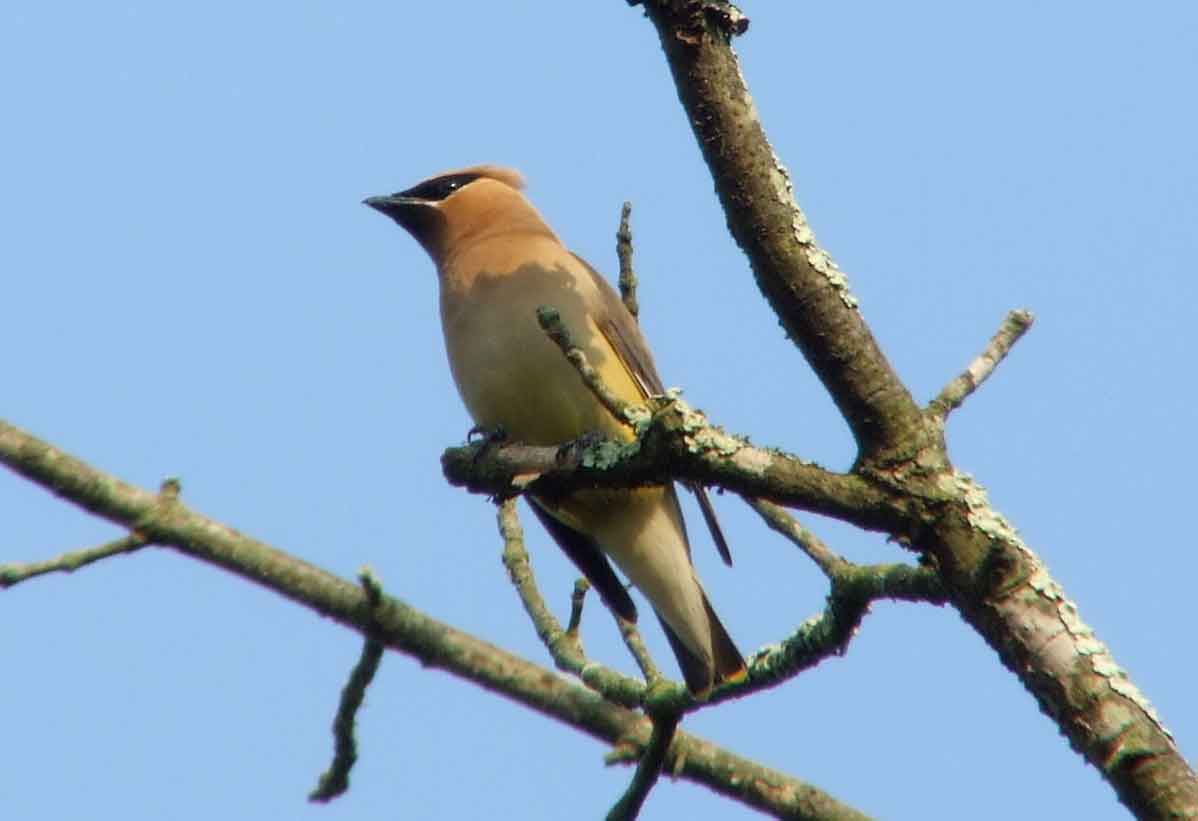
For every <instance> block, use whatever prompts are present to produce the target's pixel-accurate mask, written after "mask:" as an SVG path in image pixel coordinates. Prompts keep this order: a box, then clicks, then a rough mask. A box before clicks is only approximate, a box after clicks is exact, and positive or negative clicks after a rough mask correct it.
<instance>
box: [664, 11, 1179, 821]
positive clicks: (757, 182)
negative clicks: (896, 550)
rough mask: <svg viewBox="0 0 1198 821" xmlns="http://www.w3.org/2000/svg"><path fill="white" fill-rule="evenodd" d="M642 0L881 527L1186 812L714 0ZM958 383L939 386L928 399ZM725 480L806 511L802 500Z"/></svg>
mask: <svg viewBox="0 0 1198 821" xmlns="http://www.w3.org/2000/svg"><path fill="white" fill-rule="evenodd" d="M642 5H643V6H644V8H645V10H646V13H647V15H648V16H649V18H650V19H651V20H652V22H653V24H654V26H655V27H656V28H657V32H658V34H659V37H660V40H661V44H662V48H663V50H664V52H665V55H666V59H667V61H668V62H669V64H670V69H671V71H672V73H673V77H674V82H675V86H676V88H677V91H678V96H679V99H680V100H681V102H682V105H683V108H684V109H686V113H687V118H688V120H689V122H690V123H691V124H692V127H693V128H694V131H695V136H696V137H697V140H698V144H699V147H700V150H701V151H702V152H703V155H704V158H705V159H706V161H707V164H708V167H709V168H710V170H711V172H712V176H713V178H714V180H715V184H716V190H717V192H718V194H719V197H720V201H721V204H722V205H723V209H724V212H725V214H726V216H727V219H728V225H729V228H730V230H731V232H732V235H733V237H734V238H735V239H736V241H737V243H738V244H739V245H740V246H741V248H742V249H743V250H744V251H745V253H746V255H747V256H748V258H749V260H750V263H751V265H752V267H753V271H754V273H755V275H756V278H757V282H758V285H759V287H760V288H761V290H762V292H763V293H764V294H765V296H766V298H767V299H768V300H769V302H770V304H771V306H772V307H773V308H774V310H775V312H776V313H777V315H778V316H779V318H780V320H781V321H782V324H783V326H784V327H785V328H786V329H787V332H788V333H789V334H790V336H791V337H792V338H793V339H794V340H795V341H796V342H797V343H798V345H799V347H800V348H801V349H802V351H803V353H804V355H805V356H806V357H807V360H808V362H810V364H811V366H812V368H813V369H814V370H815V372H816V373H817V374H818V375H819V377H820V379H821V380H822V381H823V383H824V385H825V386H826V387H827V389H828V391H829V393H830V394H831V396H832V398H833V400H834V401H835V402H836V404H837V406H838V407H839V409H840V411H841V413H842V415H843V416H844V417H845V419H846V421H847V422H848V424H849V426H850V427H851V428H852V431H853V434H854V437H855V438H856V440H857V444H858V451H859V452H858V461H857V466H856V471H855V473H856V474H858V475H861V476H868V477H869V479H870V480H871V482H872V483H873V487H875V488H881V487H885V488H888V489H889V490H890V491H891V492H892V493H893V494H894V496H893V499H894V501H893V507H892V508H891V512H892V513H894V514H896V515H895V516H894V518H891V519H888V517H882V520H880V524H882V526H883V529H886V527H887V521H889V532H890V533H891V535H892V536H895V537H896V538H898V539H901V540H903V541H904V543H906V544H909V545H911V546H913V547H915V548H916V549H918V550H920V551H921V552H923V553H924V554H925V555H926V556H927V557H929V559H930V560H931V561H933V562H934V564H935V567H936V568H937V569H938V571H939V573H940V575H941V578H942V580H943V583H944V587H945V589H946V590H947V591H948V593H949V596H950V599H951V601H952V603H953V604H954V605H955V606H956V607H957V608H958V610H959V611H960V612H961V614H962V615H963V616H964V617H965V619H966V620H967V621H968V622H969V623H970V624H971V625H972V626H973V627H974V628H975V629H976V630H977V631H978V633H979V634H980V635H982V636H983V637H984V638H985V639H986V641H987V642H988V643H989V644H990V645H991V646H992V647H993V648H994V650H995V651H996V652H997V653H998V655H999V657H1000V658H1001V659H1002V660H1003V662H1004V663H1005V664H1006V665H1007V666H1008V667H1009V668H1010V669H1011V670H1012V672H1014V673H1015V674H1016V675H1017V676H1018V677H1019V678H1020V680H1021V681H1022V682H1023V684H1024V686H1026V687H1027V688H1028V690H1029V691H1030V692H1031V693H1032V694H1033V695H1034V696H1035V697H1036V699H1037V701H1038V702H1039V704H1040V706H1041V709H1043V710H1044V712H1045V713H1046V714H1048V715H1049V716H1051V717H1052V718H1053V719H1054V720H1055V721H1056V722H1057V724H1058V726H1059V727H1060V728H1061V730H1062V732H1063V733H1064V734H1065V735H1066V736H1067V737H1068V738H1069V740H1070V742H1071V743H1072V744H1073V745H1074V747H1075V748H1076V749H1077V750H1079V751H1080V752H1082V753H1083V754H1084V755H1085V757H1086V759H1087V760H1088V761H1090V762H1091V763H1092V764H1094V765H1095V766H1096V767H1098V768H1099V769H1100V770H1101V771H1102V772H1103V774H1104V775H1105V777H1106V778H1107V779H1108V781H1109V782H1110V783H1111V785H1112V786H1113V787H1114V788H1115V790H1116V792H1117V794H1118V795H1119V798H1120V799H1121V800H1122V801H1123V802H1124V803H1125V804H1126V805H1127V806H1128V807H1129V808H1130V809H1132V811H1133V812H1135V813H1137V814H1138V815H1140V816H1141V817H1146V818H1148V817H1151V818H1157V817H1166V816H1170V815H1180V814H1185V813H1191V814H1192V813H1194V812H1195V808H1198V779H1196V778H1195V776H1194V772H1193V770H1192V769H1191V768H1190V766H1189V765H1188V764H1187V763H1186V761H1185V760H1184V759H1183V758H1182V757H1181V755H1180V753H1179V752H1178V750H1177V748H1176V746H1175V745H1174V744H1173V741H1172V738H1171V737H1170V736H1169V734H1168V733H1167V732H1166V731H1165V730H1164V728H1163V726H1162V725H1161V723H1160V721H1159V719H1158V717H1157V716H1156V714H1155V712H1154V711H1153V710H1152V707H1151V705H1150V704H1149V703H1148V701H1147V699H1145V698H1144V696H1143V695H1142V694H1141V693H1140V692H1139V691H1138V690H1137V689H1136V687H1135V686H1134V685H1133V684H1132V683H1131V682H1130V680H1129V679H1128V678H1127V676H1126V674H1125V673H1124V672H1123V671H1122V670H1121V669H1120V668H1119V667H1118V666H1117V665H1116V664H1115V662H1114V660H1113V658H1112V656H1111V654H1110V652H1109V651H1108V650H1107V649H1106V648H1105V647H1104V646H1103V645H1102V644H1101V643H1100V642H1098V640H1097V639H1096V638H1095V637H1094V634H1093V632H1092V631H1091V630H1090V629H1089V628H1088V627H1086V625H1085V624H1084V623H1082V622H1081V620H1080V618H1079V617H1078V614H1077V608H1076V607H1075V606H1074V605H1073V604H1072V603H1071V602H1069V601H1068V600H1067V599H1066V598H1065V596H1064V594H1063V591H1062V590H1061V588H1060V586H1059V585H1057V584H1056V582H1055V581H1054V580H1053V579H1052V578H1051V577H1050V576H1049V575H1048V573H1047V571H1046V570H1045V569H1044V566H1043V565H1042V563H1041V562H1040V561H1039V559H1038V558H1037V557H1036V556H1035V554H1033V553H1032V551H1031V550H1029V549H1028V548H1027V547H1026V546H1025V545H1024V544H1023V543H1022V542H1021V541H1020V540H1019V538H1018V536H1017V535H1016V534H1015V532H1014V530H1013V528H1011V527H1010V525H1008V524H1007V522H1006V521H1005V520H1004V519H1003V518H1002V516H1001V515H1000V514H998V513H997V512H996V511H994V510H993V509H992V508H991V507H990V505H989V502H988V501H987V500H986V499H985V495H984V493H982V492H981V489H980V488H979V487H977V486H976V485H975V484H974V483H973V482H972V481H971V480H970V479H969V477H967V476H964V475H962V474H960V473H958V472H957V471H955V470H954V469H953V467H952V465H951V463H950V462H949V459H948V455H947V450H946V447H945V445H944V441H943V429H944V426H943V413H939V415H938V411H939V406H937V407H933V408H931V409H930V412H929V413H928V414H927V415H926V416H925V415H924V414H923V413H922V412H921V410H920V409H919V408H918V407H917V406H916V405H915V403H914V401H913V400H912V398H911V396H910V393H909V392H908V391H907V390H906V388H905V386H903V385H902V384H901V382H900V381H899V380H898V378H897V376H896V375H895V373H894V372H893V370H892V369H891V367H890V365H889V364H888V362H887V361H886V359H885V357H884V356H883V355H882V353H881V352H880V351H879V349H878V347H877V344H876V342H875V340H874V339H873V337H872V335H871V334H870V332H869V330H868V328H867V327H866V325H865V323H864V321H863V320H862V318H861V317H860V315H859V314H858V312H857V310H856V300H855V299H854V298H853V296H852V295H851V294H850V293H849V292H848V287H847V280H846V279H845V277H844V275H843V274H842V273H841V272H840V271H839V269H838V268H837V267H836V265H835V263H833V262H832V260H831V258H830V257H829V256H828V254H827V253H826V252H825V251H823V250H822V249H821V248H820V247H819V246H818V245H817V244H816V242H815V238H814V235H813V233H812V231H811V229H810V228H809V227H808V225H807V222H806V218H805V217H804V215H803V214H802V212H801V211H800V210H799V208H798V206H797V205H796V204H795V202H794V199H793V189H792V186H791V183H790V179H789V175H788V173H787V171H786V170H785V168H784V167H783V166H782V164H781V162H780V161H779V159H778V158H777V157H776V156H775V155H774V153H773V151H772V149H771V148H770V145H769V142H768V140H767V139H766V137H765V133H764V130H763V126H762V124H761V120H760V118H759V116H758V114H757V112H756V110H755V107H754V104H753V101H752V98H751V97H750V95H749V93H748V89H747V87H746V85H745V81H744V77H743V75H742V74H741V72H740V68H739V65H738V61H737V57H736V55H735V54H734V53H733V51H732V49H731V47H730V45H729V34H728V31H727V29H726V28H725V27H723V26H721V25H719V24H718V23H716V22H713V21H714V19H715V17H714V15H713V14H712V12H713V11H714V10H716V9H718V8H720V7H722V6H723V5H724V4H722V3H720V2H717V1H716V0H685V1H684V2H679V1H678V0H643V2H642ZM983 370H984V369H983ZM970 378H971V377H970ZM965 393H967V389H965V390H964V392H963V390H962V387H961V386H955V387H954V386H950V389H949V390H948V391H947V393H946V394H945V395H944V396H943V397H942V401H941V403H940V405H943V406H944V407H945V408H946V407H947V405H946V404H945V403H947V404H948V405H951V403H952V402H953V401H955V400H956V399H958V398H962V397H963V396H964V395H965ZM717 481H718V480H717ZM728 486H731V485H728ZM736 489H737V490H738V492H742V493H745V495H762V496H766V497H767V498H771V499H773V500H774V501H779V502H783V503H784V504H796V505H797V506H800V507H804V508H806V509H808V510H816V508H815V507H814V506H810V504H809V501H810V499H808V500H807V502H808V503H804V502H799V501H798V500H797V499H796V498H795V497H791V500H790V501H787V500H785V499H781V498H778V497H777V496H770V494H768V493H759V492H757V491H756V490H752V491H747V493H746V491H745V488H743V487H737V488H736ZM816 512H824V511H822V510H816ZM832 515H837V514H835V513H833V514H832ZM841 518H844V519H845V520H846V521H854V519H853V518H850V517H848V516H842V517H841ZM856 523H858V524H863V523H862V522H859V521H858V522H856ZM865 526H868V525H865Z"/></svg>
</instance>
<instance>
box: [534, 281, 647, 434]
mask: <svg viewBox="0 0 1198 821" xmlns="http://www.w3.org/2000/svg"><path fill="white" fill-rule="evenodd" d="M537 322H539V323H540V324H541V329H542V330H543V331H545V333H546V334H548V336H549V338H550V339H552V340H553V341H554V342H555V343H556V344H557V346H558V347H559V348H561V351H562V353H563V354H565V355H566V359H567V360H569V362H570V364H571V365H573V366H574V367H575V369H576V370H577V371H578V375H579V376H580V377H582V381H583V382H584V383H586V386H587V387H588V388H590V389H591V393H593V394H595V398H596V399H598V400H599V402H600V403H602V405H603V407H605V408H607V410H608V411H609V412H610V413H611V415H612V416H614V417H616V419H618V420H620V421H621V422H625V423H627V422H628V411H629V408H630V406H631V403H629V402H625V401H624V400H623V399H621V398H620V397H618V396H616V394H615V392H614V391H612V389H611V388H609V387H608V386H607V385H606V384H605V383H604V382H603V380H602V379H601V378H600V377H599V372H598V371H596V370H595V369H594V368H593V367H592V366H591V363H590V362H589V361H588V360H587V356H586V354H585V353H583V350H582V348H579V347H578V346H577V345H575V344H574V339H573V338H572V337H571V336H570V329H569V328H567V327H566V325H565V323H563V322H562V317H561V314H559V313H558V311H557V309H556V308H554V307H553V306H551V305H542V306H541V307H539V308H537Z"/></svg>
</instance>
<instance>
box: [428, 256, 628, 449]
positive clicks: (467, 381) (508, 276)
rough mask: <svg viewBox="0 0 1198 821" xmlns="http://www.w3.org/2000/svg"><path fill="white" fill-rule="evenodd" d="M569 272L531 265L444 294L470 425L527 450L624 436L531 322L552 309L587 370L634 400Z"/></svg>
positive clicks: (450, 346)
mask: <svg viewBox="0 0 1198 821" xmlns="http://www.w3.org/2000/svg"><path fill="white" fill-rule="evenodd" d="M585 285H586V283H583V282H579V281H578V280H577V279H576V277H574V276H573V275H572V272H571V271H570V270H569V269H568V268H565V267H563V268H560V269H557V268H548V267H545V266H540V265H527V266H524V267H522V268H518V269H516V270H514V271H511V272H507V273H503V274H499V275H480V276H477V277H475V278H474V280H473V282H471V283H470V287H469V288H468V289H467V290H465V291H463V292H459V293H456V294H455V293H447V292H446V291H444V290H443V291H442V306H441V307H442V327H443V330H444V333H445V347H446V351H447V353H448V355H449V365H450V369H451V370H452V372H453V378H454V382H455V383H456V384H457V388H458V392H459V393H460V394H461V397H462V401H463V402H464V403H465V405H466V408H467V410H469V412H470V414H471V416H472V417H473V418H474V421H475V422H476V423H478V424H479V425H482V426H484V427H488V428H494V427H497V426H499V427H502V428H503V429H504V430H505V431H506V432H507V434H508V436H509V437H510V438H512V439H514V440H516V441H521V442H527V443H529V444H541V445H550V444H558V443H561V442H565V441H569V440H571V439H575V438H577V437H578V436H581V435H583V434H584V433H589V432H592V431H600V432H604V433H606V434H608V435H617V436H627V435H628V433H627V431H626V429H625V428H624V427H623V426H622V425H620V424H619V423H617V422H616V421H615V419H614V418H613V417H612V416H611V414H609V413H608V412H607V410H606V409H605V408H603V406H602V405H600V404H599V402H598V401H597V400H596V399H595V397H594V396H593V394H591V392H590V390H589V389H588V388H587V387H586V386H585V385H584V384H583V382H582V380H581V379H580V377H579V376H578V373H577V371H576V370H575V369H574V367H573V366H572V365H570V364H569V362H567V361H566V359H565V357H564V356H563V355H562V353H561V351H560V350H559V349H558V347H557V346H556V345H555V344H554V343H553V342H552V341H551V340H550V339H549V338H548V337H547V336H546V335H545V333H544V331H542V330H541V327H540V325H539V324H538V322H537V318H536V310H537V308H538V307H540V306H542V305H550V306H552V307H554V308H556V309H557V310H558V311H559V313H560V314H561V317H562V320H563V322H564V323H565V325H566V327H567V329H568V330H569V331H570V334H571V336H572V337H573V338H574V341H575V343H576V344H578V345H579V346H580V347H582V348H583V350H584V351H585V352H586V353H587V356H588V358H589V359H590V361H591V364H592V365H593V366H595V367H596V368H597V369H599V371H600V374H601V375H602V376H603V378H604V380H605V381H607V382H608V384H609V386H610V387H612V389H613V390H615V391H616V392H617V393H618V394H620V395H622V396H625V397H626V398H628V399H639V396H638V395H636V388H635V386H633V384H632V382H631V380H630V378H629V376H628V374H627V372H626V370H625V369H624V367H623V365H622V364H621V363H620V362H619V360H618V359H617V357H616V355H615V353H614V352H613V351H612V350H611V348H610V347H609V346H608V345H607V342H606V340H605V339H604V338H603V336H602V334H600V333H599V331H598V329H597V327H596V325H595V323H594V321H593V319H592V317H591V312H590V311H589V310H588V309H589V308H590V307H591V306H590V305H589V297H590V295H589V294H588V293H587V292H586V290H585Z"/></svg>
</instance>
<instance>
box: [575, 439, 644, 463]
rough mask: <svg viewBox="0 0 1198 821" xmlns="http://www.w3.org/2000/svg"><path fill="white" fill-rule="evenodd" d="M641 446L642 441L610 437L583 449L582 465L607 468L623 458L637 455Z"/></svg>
mask: <svg viewBox="0 0 1198 821" xmlns="http://www.w3.org/2000/svg"><path fill="white" fill-rule="evenodd" d="M640 448H641V445H640V442H639V441H637V440H633V441H632V442H613V441H612V440H610V439H605V440H603V441H602V442H596V443H595V444H593V445H590V446H588V447H587V448H585V449H584V450H583V452H582V460H581V461H582V466H583V467H585V468H594V469H596V470H606V469H608V468H610V467H613V466H615V465H617V464H619V463H620V462H621V461H622V460H624V459H628V458H630V457H631V456H633V455H635V454H636V452H637V451H638V450H640Z"/></svg>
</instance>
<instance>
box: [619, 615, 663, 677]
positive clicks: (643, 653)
mask: <svg viewBox="0 0 1198 821" xmlns="http://www.w3.org/2000/svg"><path fill="white" fill-rule="evenodd" d="M616 623H617V624H619V625H620V636H621V637H622V638H623V639H624V646H625V647H627V648H628V652H629V653H632V657H633V658H634V659H635V660H636V666H637V667H639V668H641V675H643V676H644V677H645V684H646V685H648V686H649V687H653V686H654V685H655V684H657V683H658V682H660V681H662V675H661V671H660V670H658V669H657V665H656V664H654V663H653V657H652V656H650V655H649V648H647V647H645V641H644V639H642V638H641V631H640V630H638V629H637V626H636V622H631V621H628V619H622V618H620V617H619V616H616Z"/></svg>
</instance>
